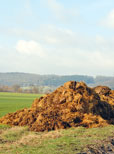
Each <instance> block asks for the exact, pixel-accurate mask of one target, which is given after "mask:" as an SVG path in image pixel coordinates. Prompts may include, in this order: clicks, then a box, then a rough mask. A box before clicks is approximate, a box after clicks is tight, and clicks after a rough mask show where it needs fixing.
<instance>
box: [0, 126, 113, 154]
mask: <svg viewBox="0 0 114 154" xmlns="http://www.w3.org/2000/svg"><path fill="white" fill-rule="evenodd" d="M108 136H114V126H111V125H110V126H108V127H103V128H89V129H86V128H83V127H78V128H70V129H66V130H56V131H50V132H30V131H28V128H27V127H12V128H6V126H2V127H1V129H0V154H74V153H75V154H76V153H79V152H81V151H83V150H84V151H85V150H86V146H87V145H92V144H96V145H97V143H98V141H100V142H101V143H102V140H105V139H106V138H107V137H108Z"/></svg>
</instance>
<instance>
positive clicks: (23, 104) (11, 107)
mask: <svg viewBox="0 0 114 154" xmlns="http://www.w3.org/2000/svg"><path fill="white" fill-rule="evenodd" d="M40 96H42V95H41V94H21V93H3V92H0V117H1V116H4V115H5V114H7V113H9V112H15V111H17V110H19V109H22V108H29V107H30V106H31V104H32V102H33V100H34V99H35V98H39V97H40Z"/></svg>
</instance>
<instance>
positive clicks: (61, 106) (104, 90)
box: [0, 81, 114, 131]
mask: <svg viewBox="0 0 114 154" xmlns="http://www.w3.org/2000/svg"><path fill="white" fill-rule="evenodd" d="M0 123H2V124H9V125H12V126H26V125H27V126H29V129H30V130H32V131H45V130H47V131H50V130H56V129H63V128H68V127H77V126H84V127H88V128H92V127H100V126H106V125H108V124H114V91H112V90H111V89H109V88H108V87H102V86H98V87H95V88H89V87H88V86H87V85H86V84H85V83H83V82H76V81H69V82H66V83H65V84H64V85H63V86H61V87H59V88H57V89H56V90H55V91H54V92H52V93H50V94H47V95H45V96H44V97H41V98H40V99H36V100H35V101H34V102H33V104H32V106H31V108H29V109H23V110H19V111H17V112H15V113H9V114H7V115H5V116H4V117H2V118H0Z"/></svg>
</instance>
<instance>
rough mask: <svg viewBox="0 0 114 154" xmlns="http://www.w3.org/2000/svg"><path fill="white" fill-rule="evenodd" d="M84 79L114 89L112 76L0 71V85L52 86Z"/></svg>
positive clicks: (91, 83) (92, 84) (89, 83)
mask: <svg viewBox="0 0 114 154" xmlns="http://www.w3.org/2000/svg"><path fill="white" fill-rule="evenodd" d="M71 80H75V81H84V82H85V83H86V84H88V85H89V86H97V85H107V86H109V87H111V88H113V89H114V77H105V76H97V77H96V78H94V77H92V76H86V75H63V76H60V75H39V74H31V73H17V72H14V73H12V72H11V73H0V85H8V86H12V85H16V84H18V85H20V86H23V87H26V86H32V85H35V86H54V87H58V86H60V85H63V84H64V83H65V82H67V81H71Z"/></svg>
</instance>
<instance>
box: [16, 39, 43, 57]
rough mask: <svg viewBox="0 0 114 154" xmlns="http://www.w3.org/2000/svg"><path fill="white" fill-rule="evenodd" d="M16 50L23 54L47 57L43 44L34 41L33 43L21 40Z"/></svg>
mask: <svg viewBox="0 0 114 154" xmlns="http://www.w3.org/2000/svg"><path fill="white" fill-rule="evenodd" d="M16 50H17V51H18V52H20V53H23V54H28V55H38V56H39V57H44V56H45V54H44V50H43V47H42V46H41V44H39V43H37V42H35V41H33V40H32V41H25V40H19V41H18V42H17V45H16Z"/></svg>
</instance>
